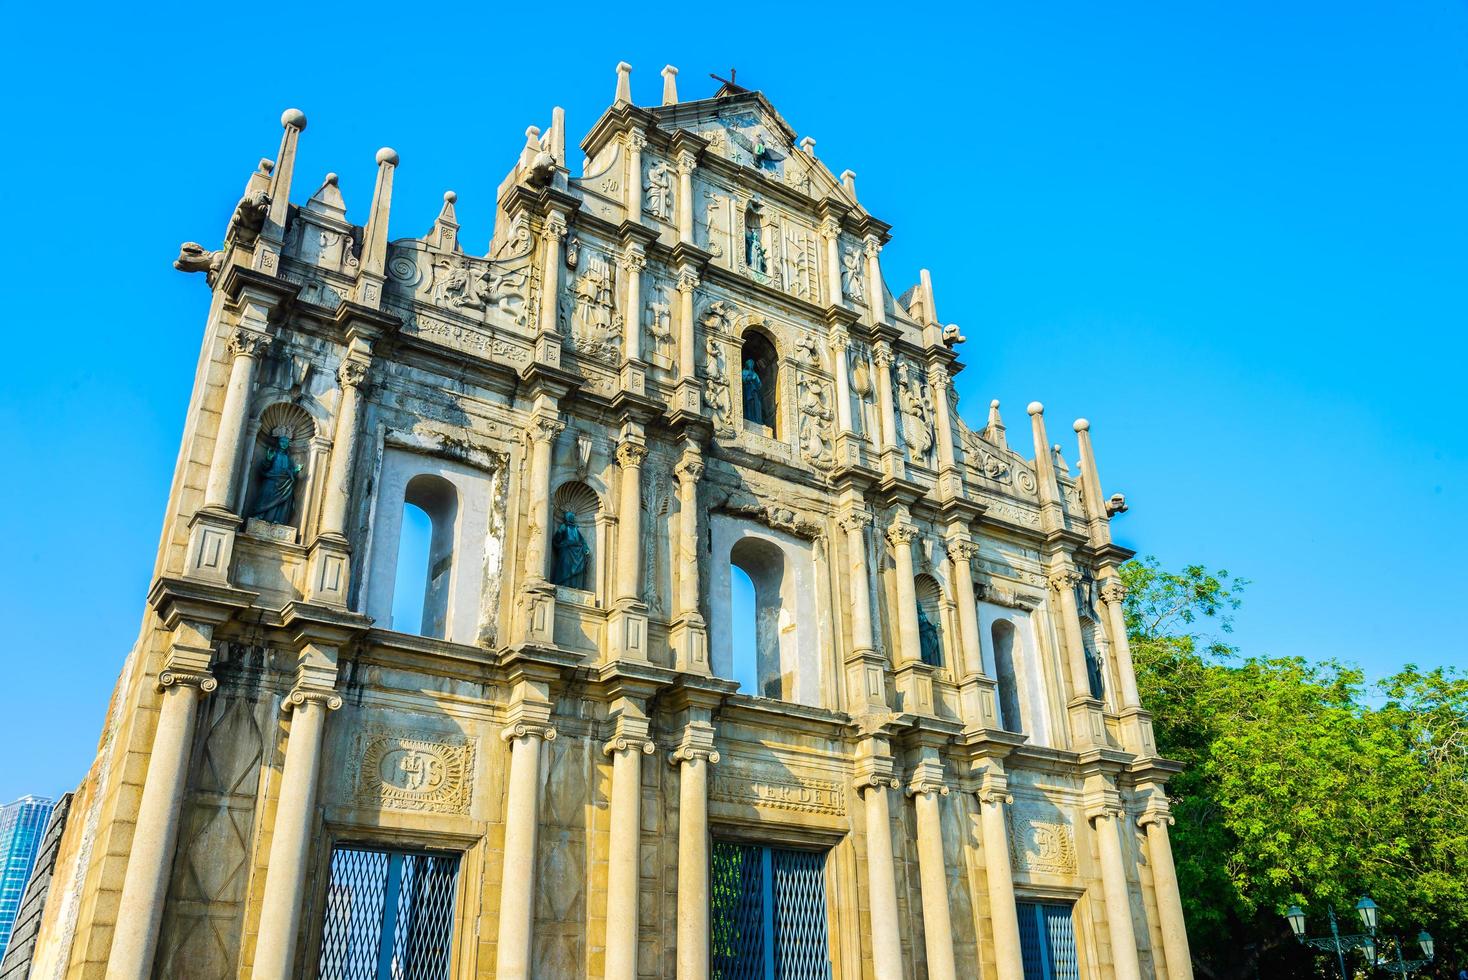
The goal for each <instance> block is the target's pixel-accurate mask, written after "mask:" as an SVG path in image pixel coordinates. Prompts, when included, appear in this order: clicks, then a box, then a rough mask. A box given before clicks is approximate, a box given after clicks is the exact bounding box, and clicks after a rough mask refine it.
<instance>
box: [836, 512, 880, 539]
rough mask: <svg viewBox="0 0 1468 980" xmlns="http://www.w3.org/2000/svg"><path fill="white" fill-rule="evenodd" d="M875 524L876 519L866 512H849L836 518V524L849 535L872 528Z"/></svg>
mask: <svg viewBox="0 0 1468 980" xmlns="http://www.w3.org/2000/svg"><path fill="white" fill-rule="evenodd" d="M873 522H874V518H873V517H872V515H871V514H870V513H869V512H868V511H864V510H853V511H848V512H847V513H845V514H842V515H841V516H840V517H838V518H836V523H837V524H838V525H840V527H841V530H843V531H846V532H848V533H850V532H852V531H860V530H862V529H864V528H867V527H870V526H871V525H872V523H873Z"/></svg>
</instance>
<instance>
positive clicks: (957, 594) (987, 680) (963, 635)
mask: <svg viewBox="0 0 1468 980" xmlns="http://www.w3.org/2000/svg"><path fill="white" fill-rule="evenodd" d="M944 547H945V548H946V550H947V552H948V559H949V561H950V562H951V563H952V566H953V588H954V599H955V600H956V602H957V604H958V639H959V647H960V650H961V655H962V658H963V660H962V662H961V663H960V664H959V665H958V668H959V669H958V670H955V671H954V673H955V674H956V675H957V676H958V678H959V686H958V690H959V703H960V705H961V708H960V711H961V714H962V717H963V720H964V722H965V723H966V724H969V725H977V726H979V727H980V728H999V727H1000V724H999V713H998V709H997V706H996V702H995V695H994V679H993V678H991V677H989V676H988V675H987V674H985V673H984V650H983V647H982V646H981V645H980V639H979V611H978V604H977V601H976V599H975V596H974V574H973V560H974V559H975V558H977V557H978V556H979V548H978V545H976V544H974V543H973V540H972V539H971V538H970V537H969V536H968V532H967V531H966V530H964V529H963V528H962V527H959V528H951V529H950V532H949V537H948V539H947V541H946V542H945V545H944Z"/></svg>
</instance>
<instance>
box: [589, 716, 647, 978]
mask: <svg viewBox="0 0 1468 980" xmlns="http://www.w3.org/2000/svg"><path fill="white" fill-rule="evenodd" d="M602 751H603V752H604V753H606V754H607V755H609V756H611V757H612V801H611V814H610V828H609V833H608V838H609V840H608V849H609V850H608V857H607V913H606V920H607V939H606V970H605V972H604V976H605V977H606V980H636V977H637V925H638V919H637V880H638V870H639V866H640V863H641V862H640V858H641V853H642V847H641V844H642V757H643V756H644V755H651V754H652V753H653V752H654V751H655V747H654V745H653V743H652V742H651V741H650V740H649V739H648V738H647V721H646V720H645V719H641V718H638V719H628V718H624V719H619V720H618V725H617V734H616V735H615V736H614V737H613V738H612V739H611V741H609V742H607V743H606V745H604V746H602Z"/></svg>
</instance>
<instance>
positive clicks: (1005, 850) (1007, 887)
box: [978, 767, 1025, 978]
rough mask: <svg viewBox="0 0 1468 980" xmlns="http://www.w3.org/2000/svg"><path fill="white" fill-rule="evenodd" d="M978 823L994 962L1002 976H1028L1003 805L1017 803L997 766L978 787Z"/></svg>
mask: <svg viewBox="0 0 1468 980" xmlns="http://www.w3.org/2000/svg"><path fill="white" fill-rule="evenodd" d="M978 797H979V826H980V828H981V830H982V833H983V837H984V871H985V873H986V875H987V878H988V884H989V924H990V926H991V927H992V928H993V930H994V964H995V967H996V969H997V970H998V972H999V976H1001V977H1005V978H1008V977H1015V978H1020V977H1023V976H1024V975H1025V969H1024V959H1023V956H1022V955H1021V953H1020V945H1019V913H1018V910H1017V909H1016V908H1015V905H1014V877H1013V875H1012V874H1011V872H1010V865H1009V860H1010V859H1009V824H1008V822H1007V821H1006V820H1005V815H1004V808H1005V807H1007V806H1010V805H1012V804H1013V803H1014V797H1013V796H1010V795H1009V781H1008V778H1007V777H1006V776H1005V775H1004V774H1003V773H1002V772H1000V771H998V770H997V767H991V768H990V769H989V770H988V771H987V772H985V774H984V780H983V784H982V785H981V786H980V788H979V793H978Z"/></svg>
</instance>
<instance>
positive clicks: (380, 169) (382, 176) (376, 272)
mask: <svg viewBox="0 0 1468 980" xmlns="http://www.w3.org/2000/svg"><path fill="white" fill-rule="evenodd" d="M397 165H398V151H397V150H394V149H393V148H392V147H390V146H384V147H383V148H382V149H380V150H378V151H377V184H376V186H374V187H373V188H372V210H371V212H370V213H369V214H368V215H367V229H366V232H365V233H364V235H363V238H364V241H363V243H362V264H361V269H360V271H359V272H358V273H357V286H356V289H355V290H354V291H353V294H352V298H353V299H354V300H355V301H356V302H358V303H361V304H362V305H363V306H369V307H371V308H373V309H378V308H380V307H381V305H382V284H383V282H384V281H385V276H384V270H385V269H386V268H387V217H388V212H389V211H391V210H392V175H393V171H394V170H395V169H397Z"/></svg>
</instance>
